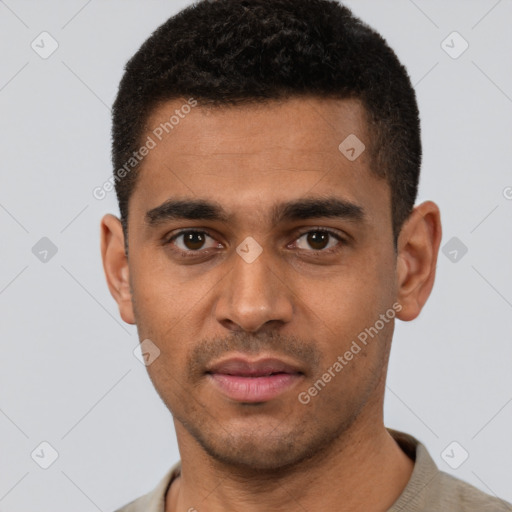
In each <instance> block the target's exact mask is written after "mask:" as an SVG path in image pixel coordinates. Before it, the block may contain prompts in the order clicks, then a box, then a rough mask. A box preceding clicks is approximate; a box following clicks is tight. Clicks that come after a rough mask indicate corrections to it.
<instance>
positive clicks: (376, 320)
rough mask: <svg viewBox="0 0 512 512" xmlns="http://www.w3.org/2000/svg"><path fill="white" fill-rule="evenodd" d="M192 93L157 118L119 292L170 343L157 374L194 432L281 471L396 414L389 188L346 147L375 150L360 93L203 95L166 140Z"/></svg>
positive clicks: (145, 326)
mask: <svg viewBox="0 0 512 512" xmlns="http://www.w3.org/2000/svg"><path fill="white" fill-rule="evenodd" d="M183 104H184V103H183V102H181V101H171V102H168V103H165V104H162V105H160V106H159V107H158V109H156V110H155V112H153V114H152V115H151V117H150V118H149V120H148V125H147V126H148V132H147V133H146V135H145V136H144V140H146V138H147V136H150V137H151V138H152V139H153V140H154V141H155V143H156V146H155V147H153V148H152V149H151V150H150V151H149V153H148V154H147V156H146V157H145V158H144V160H143V161H142V163H141V167H140V170H139V172H140V174H139V177H138V182H137V185H136V187H135V190H134V192H133V195H132V197H131V199H130V205H129V218H128V231H129V234H128V247H129V257H128V261H127V263H126V266H125V267H123V268H122V270H121V272H120V274H122V279H125V280H126V281H127V282H128V281H129V285H130V286H129V287H128V289H127V288H126V287H125V289H124V290H125V291H124V292H122V293H121V298H119V294H118V295H117V296H116V298H118V302H119V305H120V310H121V315H122V316H123V318H124V319H125V321H127V322H131V323H136V324H137V328H138V332H139V337H140V339H141V340H145V339H149V340H151V342H152V343H154V344H155V345H156V346H157V347H158V349H159V350H160V355H159V357H157V358H156V359H155V360H154V361H153V362H152V363H151V364H150V365H149V366H148V372H149V375H150V377H151V379H152V382H153V384H154V386H155V388H156V390H157V391H158V393H159V394H160V396H161V398H162V399H163V401H164V402H165V404H166V405H167V407H168V408H169V410H170V411H171V412H172V414H173V417H174V420H175V424H176V429H177V432H178V437H179V438H180V436H181V441H180V439H179V441H180V442H182V441H183V439H189V440H190V442H191V443H195V444H196V446H197V447H201V448H202V449H203V450H204V452H205V453H206V454H208V455H210V456H211V457H213V458H214V459H215V460H217V461H222V462H224V463H228V464H232V465H235V466H245V467H252V468H260V469H278V468H282V467H284V466H287V465H291V464H295V463H297V462H299V461H302V460H304V459H306V458H309V457H311V456H312V455H313V454H319V453H321V452H322V450H323V449H326V447H327V446H329V445H332V443H333V442H334V441H335V440H336V439H339V438H340V437H342V436H343V434H344V433H345V432H347V430H348V429H349V428H351V427H352V426H353V425H354V424H357V422H366V424H369V423H371V422H372V421H378V418H379V417H380V415H381V408H382V395H383V386H384V379H385V373H386V365H387V357H388V352H389V345H390V341H391V337H392V332H393V325H394V321H393V318H394V316H395V313H396V312H397V298H398V299H399V297H398V295H397V290H398V286H399V282H398V281H399V280H398V279H397V254H396V253H395V249H394V245H393V234H392V222H391V203H390V190H389V186H388V184H387V182H386V181H384V180H382V179H379V178H377V177H376V176H375V175H374V174H372V173H371V172H370V159H369V155H368V151H363V152H362V154H361V155H360V156H359V157H358V158H356V159H355V160H354V159H353V158H351V159H349V158H347V156H346V155H347V153H343V152H342V151H340V149H338V147H339V145H340V143H342V141H344V140H345V139H346V138H347V137H348V136H349V135H350V134H355V135H356V136H357V138H358V139H360V141H362V142H363V143H364V144H365V145H366V147H367V148H368V147H369V146H370V144H369V142H370V141H369V135H368V133H367V130H366V126H365V122H364V111H363V108H362V106H361V105H360V104H359V103H358V102H356V101H355V100H319V99H313V98H310V99H292V100H286V101H284V102H281V103H277V102H274V103H269V104H266V105H257V106H250V107H247V106H244V107H229V108H216V109H206V108H203V107H201V106H196V107H194V108H192V109H190V112H189V113H187V114H186V115H183V114H182V116H180V120H179V122H178V123H177V124H176V125H175V126H173V128H172V131H170V133H168V134H167V133H166V132H165V131H163V133H160V132H161V131H162V129H160V131H158V127H161V126H162V125H161V123H165V122H166V121H169V119H170V118H171V116H172V115H174V114H175V111H176V110H179V111H180V112H183V108H182V106H183ZM188 110H189V109H186V111H188ZM155 129H157V131H155ZM155 133H157V134H159V136H158V137H157V136H156V135H155ZM159 138H161V140H159ZM348 155H349V156H352V155H351V152H350V150H349V153H348ZM115 229H119V226H117V227H116V228H115ZM108 244H109V243H108V242H106V243H105V245H107V246H108ZM106 252H108V251H106ZM119 254H120V253H119ZM107 259H108V256H107ZM107 272H108V271H107ZM128 290H129V291H128ZM123 296H124V298H123ZM393 305H394V306H395V307H393ZM400 308H401V306H400V305H398V309H400ZM365 333H366V338H365ZM363 340H364V341H363ZM326 375H327V376H326ZM180 447H181V444H180Z"/></svg>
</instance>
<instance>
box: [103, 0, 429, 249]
mask: <svg viewBox="0 0 512 512" xmlns="http://www.w3.org/2000/svg"><path fill="white" fill-rule="evenodd" d="M300 96H310V97H318V98H335V99H336V98H337V99H349V98H356V99H358V100H360V101H361V102H362V104H363V106H364V107H365V114H366V121H367V128H368V132H369V134H370V136H371V137H370V139H371V140H370V141H368V142H369V144H367V145H366V148H367V151H369V155H370V161H371V169H372V172H374V173H375V174H376V175H377V176H379V177H382V178H385V179H386V180H387V182H388V184H389V186H390V190H391V209H392V212H391V216H392V223H393V234H394V242H395V246H396V241H397V237H398V234H399V232H400V229H401V227H402V224H403V222H404V220H405V219H406V218H407V217H408V216H409V214H410V213H411V211H412V208H413V206H414V202H415V200H416V195H417V189H418V180H419V173H420V166H421V139H420V120H419V113H418V106H417V102H416V95H415V92H414V89H413V87H412V85H411V81H410V78H409V76H408V74H407V71H406V69H405V67H404V66H403V65H402V64H401V63H400V61H399V60H398V58H397V56H396V54H395V53H394V52H393V50H392V49H391V48H390V47H389V46H388V44H387V43H386V41H385V39H384V38H383V37H382V36H381V35H380V34H378V33H377V32H376V31H374V30H373V29H372V28H370V27H369V26H368V25H367V24H365V23H364V22H362V21H361V20H360V19H358V18H357V17H355V16H354V15H353V14H352V12H351V11H350V10H349V9H348V8H347V7H345V6H343V5H341V4H340V3H338V2H337V1H331V0H202V1H199V2H197V3H194V4H192V5H191V6H189V7H187V8H185V9H184V10H182V11H181V12H179V13H178V14H176V15H175V16H173V17H171V18H170V19H168V20H167V21H166V22H165V23H164V24H163V25H161V26H160V27H159V28H158V29H157V30H155V32H153V34H152V35H151V36H150V37H149V39H147V40H146V41H145V43H144V44H143V45H142V46H141V48H140V49H139V50H138V51H137V52H136V53H135V55H134V56H133V57H132V58H131V59H130V60H129V62H128V63H127V64H126V66H125V72H124V75H123V78H122V80H121V83H120V85H119V91H118V94H117V97H116V100H115V102H114V106H113V113H112V117H113V127H112V161H113V165H114V179H115V185H116V193H117V198H118V202H119V208H120V213H121V221H122V224H123V229H124V233H125V239H127V231H128V226H127V220H128V203H129V200H130V196H131V194H132V192H133V190H134V186H135V184H136V180H137V170H138V167H139V164H138V162H137V161H135V160H134V158H133V153H134V152H136V151H137V150H138V149H139V148H140V147H141V145H142V142H143V141H142V137H143V135H144V133H145V129H146V123H147V120H148V117H149V116H150V115H151V113H152V112H153V111H154V109H155V108H156V107H157V106H158V105H159V104H161V103H162V102H164V101H167V100H173V99H178V98H191V97H192V98H194V100H195V101H197V102H198V103H199V105H212V106H218V107H222V106H228V105H231V106H237V105H242V104H248V103H264V102H267V101H271V100H282V99H288V98H292V97H300ZM340 142H341V141H340ZM365 143H366V141H365ZM130 159H131V161H132V162H133V168H132V169H130V172H126V162H128V161H130ZM123 166H124V169H125V172H123V173H122V174H121V176H123V178H122V179H120V174H119V172H118V171H119V170H120V169H121V168H123ZM126 244H127V242H126ZM126 247H127V246H126Z"/></svg>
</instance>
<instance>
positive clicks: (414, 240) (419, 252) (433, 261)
mask: <svg viewBox="0 0 512 512" xmlns="http://www.w3.org/2000/svg"><path fill="white" fill-rule="evenodd" d="M441 236H442V229H441V214H440V212H439V208H438V207H437V205H436V204H435V203H433V202H432V201H426V202H424V203H422V204H420V205H419V206H416V207H415V208H414V210H413V211H412V213H411V215H410V216H409V218H408V219H407V220H406V221H405V223H404V225H403V226H402V229H401V231H400V235H399V237H398V247H397V250H398V256H397V293H398V296H397V299H398V302H399V303H400V304H401V306H402V309H401V310H400V312H397V317H398V318H400V320H405V321H409V320H414V319H415V318H416V317H417V316H418V315H419V314H420V312H421V310H422V308H423V306H424V304H425V302H427V299H428V297H429V295H430V292H431V291H432V287H433V286H434V279H435V275H436V266H437V255H438V252H439V245H440V244H441Z"/></svg>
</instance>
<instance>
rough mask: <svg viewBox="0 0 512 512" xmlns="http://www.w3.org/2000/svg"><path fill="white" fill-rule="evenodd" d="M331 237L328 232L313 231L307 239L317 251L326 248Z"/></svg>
mask: <svg viewBox="0 0 512 512" xmlns="http://www.w3.org/2000/svg"><path fill="white" fill-rule="evenodd" d="M329 237H330V235H329V234H328V233H322V232H319V231H313V232H312V233H308V235H307V238H306V240H307V242H308V244H309V245H310V247H312V248H313V249H315V251H321V250H322V249H325V248H326V246H327V244H328V242H329Z"/></svg>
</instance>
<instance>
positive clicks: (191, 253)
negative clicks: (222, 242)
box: [164, 227, 346, 258]
mask: <svg viewBox="0 0 512 512" xmlns="http://www.w3.org/2000/svg"><path fill="white" fill-rule="evenodd" d="M189 233H198V234H202V235H206V236H208V237H210V238H213V237H212V236H210V235H209V234H208V232H207V231H201V230H198V229H184V230H182V231H179V232H178V233H176V234H174V235H173V236H171V237H170V238H168V239H166V240H165V241H164V245H169V246H172V245H173V242H174V241H175V240H176V239H177V238H178V237H180V236H182V235H186V234H189ZM309 233H327V234H328V235H330V236H332V237H333V238H335V239H336V240H337V241H338V242H341V244H337V245H336V246H334V247H331V248H330V249H321V250H311V251H308V250H306V249H299V250H300V251H305V252H307V253H308V254H309V255H312V256H317V255H320V254H333V253H336V252H338V251H339V250H341V246H342V245H344V244H345V243H346V239H345V238H343V237H342V236H341V235H340V234H339V233H338V232H336V231H333V230H331V229H327V228H321V227H316V228H315V227H313V228H309V229H307V230H305V231H303V232H301V233H300V234H299V235H298V236H297V238H296V239H295V242H296V241H297V240H299V239H300V238H302V237H303V236H304V235H307V234H309ZM172 250H173V251H175V252H177V253H179V255H180V256H181V257H183V258H190V257H197V256H198V255H200V254H202V255H205V254H208V252H209V251H211V249H206V250H201V249H199V250H197V251H192V250H189V251H182V250H181V249H177V248H175V247H173V248H172ZM213 250H215V249H213Z"/></svg>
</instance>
